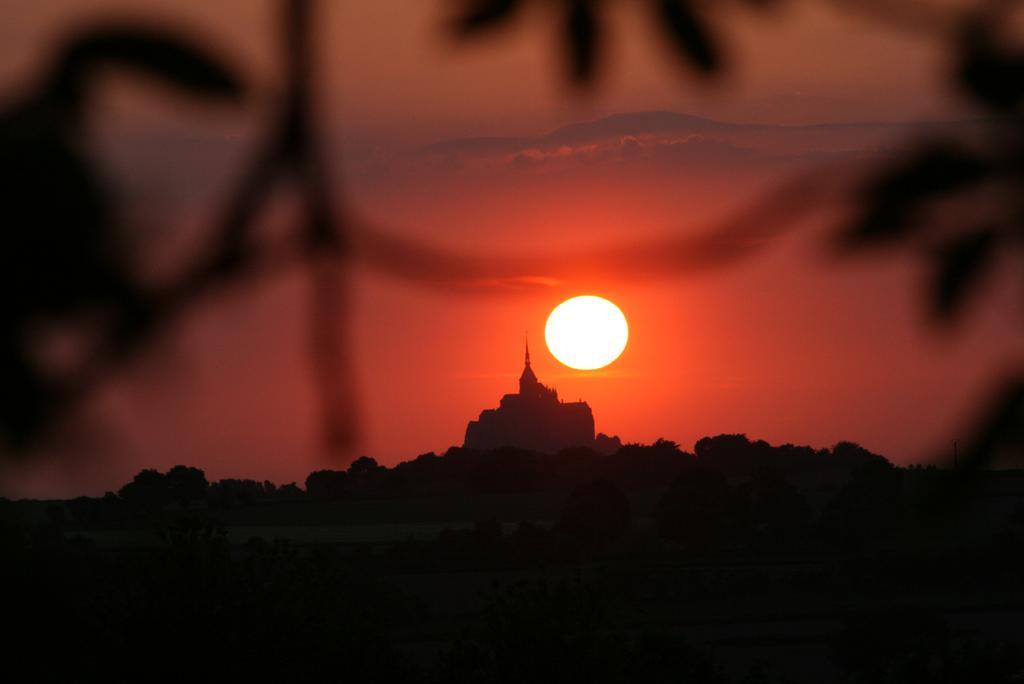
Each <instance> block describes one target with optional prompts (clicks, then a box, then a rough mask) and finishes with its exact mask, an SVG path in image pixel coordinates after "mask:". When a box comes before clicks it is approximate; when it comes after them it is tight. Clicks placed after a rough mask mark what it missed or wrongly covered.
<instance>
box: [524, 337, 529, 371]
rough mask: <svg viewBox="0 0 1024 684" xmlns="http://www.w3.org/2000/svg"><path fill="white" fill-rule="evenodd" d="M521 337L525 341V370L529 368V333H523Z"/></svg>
mask: <svg viewBox="0 0 1024 684" xmlns="http://www.w3.org/2000/svg"><path fill="white" fill-rule="evenodd" d="M523 337H524V339H525V340H526V366H527V368H529V366H530V334H529V333H525V334H524V335H523Z"/></svg>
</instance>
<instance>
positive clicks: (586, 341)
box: [544, 295, 629, 370]
mask: <svg viewBox="0 0 1024 684" xmlns="http://www.w3.org/2000/svg"><path fill="white" fill-rule="evenodd" d="M628 339H629V326H628V325H627V324H626V317H625V316H624V315H622V311H621V310H620V309H619V307H617V306H615V305H614V304H612V303H611V302H610V301H608V300H607V299H604V298H603V297H594V296H592V295H582V296H579V297H573V298H572V299H567V300H565V301H564V302H562V303H561V304H559V305H558V306H556V307H555V310H554V311H552V312H551V315H550V316H548V322H547V325H545V326H544V340H545V341H546V342H547V345H548V349H549V350H551V354H552V355H553V356H554V357H555V358H556V359H558V360H559V361H561V362H562V363H564V364H565V365H566V366H569V367H570V368H575V369H577V370H594V369H596V368H603V367H604V366H607V365H608V364H609V363H611V362H612V361H614V360H615V359H617V358H619V355H620V354H622V351H623V350H624V349H625V348H626V341H627V340H628Z"/></svg>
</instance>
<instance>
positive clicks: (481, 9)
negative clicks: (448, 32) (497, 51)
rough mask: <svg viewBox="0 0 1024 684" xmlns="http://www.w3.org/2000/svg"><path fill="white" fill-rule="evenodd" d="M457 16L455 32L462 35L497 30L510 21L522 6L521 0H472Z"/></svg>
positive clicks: (454, 25)
mask: <svg viewBox="0 0 1024 684" xmlns="http://www.w3.org/2000/svg"><path fill="white" fill-rule="evenodd" d="M463 4H464V5H465V9H464V10H463V11H462V12H461V13H459V14H458V16H456V18H455V21H454V22H453V27H454V30H455V32H456V33H457V34H460V35H471V34H475V33H478V32H480V31H481V30H486V29H492V28H496V27H497V26H498V25H500V24H502V23H504V22H507V21H509V20H510V19H511V18H512V16H513V15H514V14H515V12H516V10H518V9H519V7H520V5H521V4H522V2H521V0H470V1H469V2H466V3H463Z"/></svg>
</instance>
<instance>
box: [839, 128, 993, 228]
mask: <svg viewBox="0 0 1024 684" xmlns="http://www.w3.org/2000/svg"><path fill="white" fill-rule="evenodd" d="M990 171H991V168H990V165H989V163H988V162H987V161H986V160H984V159H981V158H979V157H978V156H976V155H974V154H972V153H970V152H968V151H967V150H964V149H962V148H959V147H956V146H953V145H950V144H948V143H933V144H931V145H929V146H927V147H925V148H923V149H921V150H919V151H918V152H917V153H916V154H915V155H914V156H912V157H911V158H910V159H908V160H906V161H904V162H903V163H900V164H897V165H896V166H894V167H892V168H890V169H889V170H887V171H884V172H882V173H881V175H879V176H878V177H876V178H875V180H874V181H873V182H872V183H871V184H870V185H869V186H868V188H867V189H866V192H865V196H864V197H863V198H862V205H863V207H864V209H863V212H862V213H861V215H860V216H859V217H858V218H857V219H856V220H855V221H854V222H853V225H852V226H850V227H849V228H848V229H847V230H846V231H845V232H844V236H843V237H844V240H845V242H846V246H847V247H856V246H860V245H863V244H865V243H876V242H880V241H884V240H899V239H904V238H906V237H907V236H908V234H909V233H910V232H911V231H912V230H914V229H915V228H916V226H914V225H913V224H914V221H913V219H914V216H913V214H914V212H915V211H916V210H918V209H920V208H921V205H923V204H924V203H926V202H927V201H929V200H931V199H934V198H936V197H940V196H942V195H946V194H949V193H952V192H954V191H959V190H963V189H966V188H967V187H969V186H971V185H973V184H975V183H977V182H979V181H980V180H982V179H983V178H985V177H986V176H987V175H988V174H989V172H990Z"/></svg>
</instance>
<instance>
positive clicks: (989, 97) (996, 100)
mask: <svg viewBox="0 0 1024 684" xmlns="http://www.w3.org/2000/svg"><path fill="white" fill-rule="evenodd" d="M963 53H964V54H963V61H962V63H961V64H960V73H959V79H960V83H961V85H963V87H964V88H965V89H966V90H967V91H968V92H969V93H971V94H972V95H974V96H975V97H977V98H978V99H979V100H981V101H982V102H985V103H987V104H988V105H990V106H992V107H994V108H996V109H1012V108H1014V107H1015V106H1017V105H1018V104H1019V103H1020V102H1021V100H1022V99H1024V55H1021V54H1009V53H1007V52H1005V51H1002V52H1001V51H1000V50H999V47H998V46H996V45H995V43H994V36H993V31H992V30H991V29H990V27H989V26H988V25H987V24H980V23H976V22H975V23H971V24H969V25H968V27H967V30H966V32H965V36H964V47H963Z"/></svg>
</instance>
